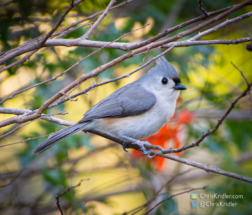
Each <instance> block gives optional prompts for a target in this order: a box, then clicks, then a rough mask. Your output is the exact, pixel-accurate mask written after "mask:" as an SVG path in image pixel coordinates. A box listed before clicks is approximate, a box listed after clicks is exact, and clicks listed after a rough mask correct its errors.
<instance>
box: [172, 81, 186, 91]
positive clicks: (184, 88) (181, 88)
mask: <svg viewBox="0 0 252 215" xmlns="http://www.w3.org/2000/svg"><path fill="white" fill-rule="evenodd" d="M173 89H174V90H186V89H187V88H186V87H185V86H184V85H183V84H180V83H179V84H176V85H175V86H174V87H173Z"/></svg>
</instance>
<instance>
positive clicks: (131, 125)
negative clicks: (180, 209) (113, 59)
mask: <svg viewBox="0 0 252 215" xmlns="http://www.w3.org/2000/svg"><path fill="white" fill-rule="evenodd" d="M185 89H186V87H185V86H184V85H182V84H181V81H180V78H179V76H178V74H177V72H176V70H175V69H174V67H173V66H172V65H171V64H170V63H169V62H168V61H167V60H166V59H165V58H164V57H161V58H159V59H158V60H157V65H156V66H155V67H153V68H152V69H151V70H150V71H149V72H148V73H147V74H146V75H144V76H143V77H141V78H140V79H138V80H137V81H134V82H132V83H130V84H128V85H126V86H124V87H122V88H120V89H118V90H116V91H115V92H113V93H112V94H110V95H109V96H108V97H107V98H105V99H104V100H102V101H100V102H99V103H98V104H96V105H95V106H93V107H92V108H91V109H90V110H89V111H87V112H86V113H85V114H84V117H83V118H82V119H81V120H80V121H79V122H77V123H76V124H74V125H72V126H69V127H67V128H64V129H62V130H60V131H58V132H56V133H54V134H52V135H51V136H50V137H49V138H48V139H47V140H46V141H44V142H42V143H40V144H39V145H38V146H37V148H35V149H34V150H33V153H41V152H43V151H45V150H46V149H48V148H50V147H51V146H53V145H54V144H55V143H57V142H59V141H61V140H63V139H65V138H67V137H69V136H71V135H73V134H74V133H76V132H78V131H82V130H84V131H85V130H93V129H99V130H101V131H103V132H106V133H109V134H112V135H114V136H117V137H119V138H122V139H124V140H125V141H126V142H129V141H130V142H134V143H136V144H137V145H139V147H140V149H141V150H142V152H143V153H144V154H145V155H146V156H147V157H151V156H150V155H149V153H150V151H147V150H146V149H145V147H144V145H145V144H146V142H142V141H139V139H143V138H146V137H149V136H151V135H153V134H155V133H157V132H158V131H159V130H160V129H161V128H162V127H163V126H164V125H165V124H166V123H167V121H168V120H169V119H170V118H171V117H172V116H173V114H174V112H175V107H176V100H177V98H178V96H179V92H180V90H185ZM147 143H148V142H147Z"/></svg>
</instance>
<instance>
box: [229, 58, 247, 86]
mask: <svg viewBox="0 0 252 215" xmlns="http://www.w3.org/2000/svg"><path fill="white" fill-rule="evenodd" d="M231 64H232V65H233V66H234V68H236V69H237V70H238V71H239V72H240V73H241V76H242V77H243V78H244V80H245V81H246V83H247V86H248V87H250V85H251V84H250V83H249V81H248V79H247V78H246V77H245V76H244V74H243V72H242V71H241V70H240V69H239V68H238V67H237V66H236V65H235V64H234V63H233V62H232V61H231Z"/></svg>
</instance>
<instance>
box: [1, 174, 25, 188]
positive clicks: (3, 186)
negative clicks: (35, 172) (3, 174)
mask: <svg viewBox="0 0 252 215" xmlns="http://www.w3.org/2000/svg"><path fill="white" fill-rule="evenodd" d="M21 173H22V170H21V171H20V172H19V173H18V174H17V175H16V176H15V177H14V178H13V179H12V180H11V181H10V182H9V183H8V184H5V185H1V186H0V187H1V188H3V187H7V186H9V185H10V184H11V183H12V182H13V181H15V180H16V179H17V178H18V176H19V175H20V174H21Z"/></svg>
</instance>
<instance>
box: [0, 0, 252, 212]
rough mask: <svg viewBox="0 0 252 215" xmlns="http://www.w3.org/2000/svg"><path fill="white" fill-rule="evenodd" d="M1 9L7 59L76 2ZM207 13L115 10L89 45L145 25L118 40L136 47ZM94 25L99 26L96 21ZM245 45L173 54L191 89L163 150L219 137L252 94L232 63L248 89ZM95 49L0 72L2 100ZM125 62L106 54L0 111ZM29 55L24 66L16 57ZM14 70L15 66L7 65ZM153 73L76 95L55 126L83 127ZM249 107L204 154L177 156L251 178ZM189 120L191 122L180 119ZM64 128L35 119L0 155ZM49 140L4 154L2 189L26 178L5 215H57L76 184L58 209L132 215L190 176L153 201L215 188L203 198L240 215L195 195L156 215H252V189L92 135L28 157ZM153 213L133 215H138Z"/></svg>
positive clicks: (231, 33) (12, 191)
mask: <svg viewBox="0 0 252 215" xmlns="http://www.w3.org/2000/svg"><path fill="white" fill-rule="evenodd" d="M1 2H2V1H1ZM6 2H7V4H5V3H6ZM121 2H123V1H117V4H118V3H121ZM239 2H240V1H235V0H229V1H227V0H221V1H215V2H214V4H213V1H210V0H204V1H203V6H204V8H205V9H206V10H207V11H214V10H217V9H220V8H224V7H228V6H230V5H234V4H237V3H239ZM108 3H109V1H108V0H93V1H91V0H86V1H84V2H83V3H81V4H80V5H79V6H77V7H75V8H74V9H73V10H72V11H70V13H69V14H68V15H67V17H66V18H65V20H64V22H63V23H62V25H61V28H63V27H65V26H68V25H69V24H71V23H73V22H75V21H77V20H79V19H81V18H84V17H87V16H89V15H91V14H93V13H95V12H98V11H101V10H104V9H105V8H106V6H107V5H108ZM1 4H2V5H1V7H0V50H1V52H4V51H7V50H10V49H12V48H15V47H18V46H20V45H22V44H23V43H24V42H26V41H28V40H30V39H33V38H36V37H38V36H40V35H42V34H44V33H46V32H48V31H49V30H50V29H51V28H52V27H53V26H54V24H55V23H56V22H57V21H58V20H59V18H60V15H61V14H62V13H63V12H64V11H65V9H66V8H67V7H68V6H69V4H70V1H66V0H61V1H59V0H50V1H49V0H44V1H38V0H28V1H27V0H26V1H24V0H17V1H11V2H10V3H8V1H5V2H4V1H3V2H2V3H1ZM251 9H252V6H249V7H244V8H242V9H240V10H239V11H237V12H235V13H233V14H231V15H229V18H231V17H235V16H238V15H241V14H243V13H246V12H248V11H251ZM199 15H202V11H201V10H199V8H198V1H196V0H195V1H189V0H178V1H175V0H170V1H166V0H157V1H153V0H135V1H133V2H131V3H129V4H126V5H124V6H123V7H120V8H119V9H116V10H113V11H110V12H109V13H108V15H107V16H106V18H105V19H104V20H103V21H102V22H101V24H100V25H98V27H97V29H96V30H95V31H94V32H93V33H92V35H91V36H90V38H89V39H90V40H95V41H113V40H114V39H116V38H118V37H120V36H121V35H123V34H124V33H128V32H130V31H131V30H134V29H137V28H139V27H141V26H143V25H145V24H147V23H150V25H149V26H148V27H146V28H143V29H142V30H139V31H136V32H134V33H132V34H130V35H128V36H126V37H124V38H123V39H122V40H120V42H139V41H143V40H144V39H147V38H149V37H152V36H155V35H157V34H158V33H160V32H161V31H163V30H165V29H167V28H169V27H172V26H174V25H177V24H180V23H182V22H184V21H187V20H189V19H191V18H194V17H197V16H199ZM94 21H95V19H94V20H91V22H94ZM191 27H192V26H189V27H187V28H191ZM88 29H89V26H87V27H82V28H80V29H78V30H75V31H73V32H71V33H69V34H67V35H65V36H64V37H63V38H66V39H70V38H78V37H80V36H82V35H83V34H84V33H85V32H86V31H87V30H88ZM183 30H184V29H183ZM179 31H182V30H179ZM179 31H176V32H173V33H171V34H169V35H168V36H167V37H171V36H173V35H175V34H177V33H178V32H179ZM251 34H252V25H251V18H248V19H245V20H242V21H240V22H236V23H233V24H232V25H229V26H227V27H225V28H222V29H221V30H218V31H217V32H215V33H212V34H210V35H208V36H206V37H204V38H203V39H205V40H208V39H235V38H242V37H249V36H251ZM188 38H189V37H188ZM247 44H248V43H241V44H238V45H208V46H191V47H183V48H182V47H179V48H175V49H173V50H172V51H171V52H169V53H168V54H167V55H166V56H165V57H166V58H167V59H168V60H169V61H170V62H171V63H172V64H173V66H174V67H175V68H176V69H177V71H178V72H179V74H180V77H181V79H182V83H183V84H184V85H186V86H187V87H188V90H186V91H183V92H182V93H181V96H180V99H179V101H178V105H177V107H178V108H177V113H176V116H175V118H174V119H173V120H171V122H170V123H169V127H168V128H167V129H168V130H169V129H170V131H174V132H175V134H176V138H175V137H170V136H169V137H166V139H165V140H164V141H163V143H164V146H165V147H167V148H169V147H173V146H177V147H179V146H181V145H184V144H188V143H191V142H193V141H194V140H195V139H197V138H199V137H200V135H201V134H202V132H206V131H207V130H208V129H210V128H213V127H214V126H215V124H216V122H217V119H218V118H220V117H221V116H222V115H223V114H224V111H225V110H227V109H228V107H229V106H230V103H231V101H233V100H234V99H235V98H236V97H237V96H238V95H239V94H240V93H241V92H242V90H244V89H245V87H246V82H245V81H244V79H243V78H242V77H241V75H240V73H239V71H237V70H236V69H235V68H234V67H233V66H232V65H231V61H232V62H233V63H234V64H235V65H236V66H237V67H238V68H239V69H240V70H242V71H243V73H244V75H245V76H246V77H247V79H248V80H249V81H250V82H251V81H252V73H251V68H252V61H251V57H252V52H249V51H248V50H246V45H247ZM94 50H96V49H95V48H89V47H60V46H58V47H48V48H44V49H41V50H40V51H38V52H37V53H36V54H35V55H33V56H32V57H31V58H30V60H28V61H27V62H25V63H23V64H21V65H19V66H16V67H13V68H12V69H9V70H8V71H5V72H3V73H1V74H0V99H1V100H2V99H4V98H6V97H8V96H9V95H11V94H12V93H14V92H16V91H17V90H20V89H23V88H25V87H27V86H31V85H33V84H36V83H40V82H42V81H45V80H48V79H50V78H52V77H54V76H56V75H58V74H60V73H61V72H63V71H65V70H66V69H68V68H69V67H70V66H72V65H73V64H74V63H76V62H77V61H78V60H79V59H81V58H83V57H84V56H86V55H88V54H90V53H91V52H92V51H94ZM123 53H124V51H121V50H116V49H103V50H101V51H100V52H98V53H97V54H96V55H94V56H92V57H89V58H88V59H86V60H84V61H83V62H81V63H80V64H79V65H78V66H76V67H74V68H73V69H71V70H70V71H69V72H67V73H66V74H65V75H64V76H62V77H60V78H58V79H57V80H56V81H53V82H50V83H48V84H43V85H40V86H38V87H36V88H33V89H31V90H28V91H25V92H24V93H21V94H19V95H17V96H14V97H13V98H12V99H10V100H7V101H6V102H4V103H3V104H2V107H6V108H7V107H8V108H18V109H31V110H35V109H37V108H39V107H40V106H41V105H42V104H43V103H44V102H45V101H46V100H47V99H48V98H50V97H51V96H52V95H54V94H55V93H57V92H58V91H59V90H60V89H62V88H63V87H64V86H66V85H68V84H69V83H71V82H72V81H73V80H75V79H76V78H77V77H79V76H80V75H82V74H83V73H88V72H90V71H91V70H93V69H95V68H96V67H98V66H100V65H102V64H104V63H106V62H109V61H110V60H113V59H115V58H116V57H118V56H120V55H122V54H123ZM159 53H160V50H159V49H155V50H152V51H149V52H148V53H146V54H144V55H138V56H135V57H133V58H130V59H127V60H125V61H123V62H121V63H119V64H117V65H116V66H114V67H113V68H110V69H108V70H106V71H105V72H103V73H101V74H100V75H99V76H98V77H96V78H93V79H90V80H87V81H85V82H84V83H83V84H81V85H80V86H78V87H77V88H76V89H75V91H74V93H76V92H79V91H82V90H84V89H86V88H87V87H89V86H91V85H92V84H93V82H97V83H98V82H102V81H106V80H109V79H111V78H115V77H118V76H120V75H123V74H126V73H128V72H130V71H133V70H134V69H136V68H138V67H139V66H140V65H142V64H143V63H145V62H146V61H147V59H149V58H151V57H152V56H156V55H157V54H159ZM21 57H23V56H20V57H18V58H17V59H19V58H21ZM14 61H15V60H10V61H8V62H7V63H6V65H8V64H11V63H13V62H14ZM153 65H154V64H153ZM153 65H152V66H153ZM147 70H148V68H145V69H143V70H142V71H140V72H137V73H135V74H134V75H132V76H130V77H129V78H125V79H122V80H120V81H117V82H113V83H110V84H107V85H104V86H101V87H97V88H95V89H94V90H93V91H91V92H89V93H88V95H82V96H79V97H78V101H68V102H65V103H63V104H61V105H58V106H56V107H54V108H52V109H49V110H47V111H45V113H47V114H55V113H59V112H63V111H66V112H67V113H68V114H66V115H60V116H57V117H59V118H62V119H65V120H68V121H71V122H77V121H78V120H79V119H80V118H81V117H82V114H83V113H84V112H85V111H87V110H88V109H89V108H90V107H92V106H93V105H94V104H96V103H97V102H98V101H100V100H102V99H103V98H105V97H106V96H108V95H109V94H110V93H112V92H113V91H115V90H116V89H118V88H119V87H121V86H124V85H125V84H127V83H130V82H132V81H134V80H136V79H138V78H139V77H140V76H141V75H142V74H143V73H145V72H146V71H147ZM250 102H251V98H250V96H246V97H244V98H243V99H241V100H240V101H239V103H238V105H237V106H236V108H235V109H234V110H233V112H232V114H231V115H230V116H229V117H228V118H227V120H225V123H224V124H223V125H222V126H221V127H220V129H219V130H217V132H216V133H215V134H214V135H212V136H209V137H207V138H206V139H205V140H204V142H203V143H202V144H201V146H200V147H197V148H193V149H190V150H187V151H185V152H184V153H181V154H178V156H182V157H185V158H187V159H190V160H193V161H196V162H199V163H202V164H205V165H210V166H218V167H219V168H220V169H223V170H226V171H230V172H234V173H237V174H241V175H244V176H247V177H252V171H251V167H252V151H251V149H252V148H251V143H252V132H251V131H252V122H251V118H252V112H251V103H250ZM185 110H187V111H188V112H185ZM182 113H183V114H185V115H182V116H181V114H182ZM12 116H14V115H5V114H0V120H4V119H7V118H9V117H12ZM179 117H180V118H179ZM181 117H182V121H183V120H184V119H185V121H183V123H181V121H179V119H180V120H181ZM183 117H184V118H183ZM186 117H189V118H186ZM174 126H175V127H174ZM14 127H15V126H13V125H10V126H6V127H4V128H1V130H0V134H4V133H6V132H8V131H10V130H11V129H13V128H14ZM61 128H63V126H60V125H58V124H54V123H51V122H47V121H43V120H37V121H34V122H32V123H30V124H29V125H27V126H25V127H23V128H21V129H19V130H17V131H16V132H15V133H13V134H12V135H9V136H7V137H5V138H3V139H1V140H0V142H1V145H6V144H9V143H14V142H18V141H22V140H25V139H27V138H35V137H39V136H42V135H46V134H50V133H52V132H55V131H57V130H60V129H61ZM175 128H176V129H175ZM177 128H179V129H177ZM174 129H175V130H174ZM46 138H47V137H42V138H39V139H34V140H29V141H26V142H23V143H19V144H15V145H11V146H6V147H1V151H0V180H1V182H0V185H2V186H3V185H5V184H8V183H9V182H11V180H12V179H13V178H15V177H16V176H17V175H18V174H19V173H20V171H21V170H22V172H21V174H20V175H18V177H17V178H16V179H15V181H13V182H12V183H11V184H10V185H9V186H5V187H2V188H0V189H1V190H0V211H1V212H0V213H1V214H59V210H58V208H57V206H56V200H55V197H56V196H57V194H58V193H61V192H63V191H64V190H66V189H67V188H68V187H71V186H75V185H77V184H78V183H79V182H80V180H81V179H83V181H82V183H81V185H80V186H78V187H76V188H74V189H71V190H70V191H69V192H67V193H66V194H64V195H62V196H61V197H60V204H61V207H62V209H64V211H65V214H102V215H103V214H123V213H124V214H133V213H134V209H136V208H137V207H139V206H141V205H142V204H144V203H145V202H146V201H148V200H149V199H150V198H152V197H153V196H154V194H155V191H157V190H158V189H160V187H162V186H163V185H164V184H165V183H166V182H167V181H168V180H169V179H171V177H174V176H175V175H177V174H178V173H183V172H184V174H182V175H180V176H178V177H177V178H176V179H175V180H173V182H172V183H171V184H169V186H166V187H165V188H164V189H163V191H162V193H160V195H158V196H157V198H156V199H155V200H154V203H158V202H159V201H161V200H162V199H164V198H166V197H167V196H169V195H172V194H176V193H178V192H181V191H184V190H189V189H190V188H193V187H203V186H205V185H209V187H208V188H207V189H206V190H202V191H199V193H205V194H213V193H218V194H222V193H227V194H228V195H231V194H235V195H243V199H237V200H232V201H233V202H237V203H238V205H237V207H235V208H229V207H223V208H217V207H213V208H204V209H202V208H191V206H190V201H191V199H190V194H189V193H188V194H184V195H180V196H177V197H175V198H172V199H170V200H169V201H166V202H164V203H163V204H161V205H160V206H159V207H158V208H157V209H156V210H154V211H153V212H152V214H157V215H159V214H250V212H251V211H252V205H251V201H252V185H251V184H249V183H246V182H243V181H238V180H235V179H232V178H228V177H224V176H219V175H216V174H210V173H206V172H204V171H202V170H198V169H195V168H192V167H188V166H185V165H182V164H180V163H176V162H173V161H170V160H158V159H153V160H152V161H148V162H147V161H146V159H142V157H141V156H139V155H134V154H133V155H132V153H131V152H129V153H126V152H124V151H123V150H122V148H121V147H120V146H119V145H118V144H115V143H112V142H110V141H108V140H106V139H104V138H101V137H98V136H95V135H90V134H84V133H78V134H76V135H73V136H71V137H69V138H67V139H66V140H64V141H61V142H60V143H58V144H56V145H55V146H54V147H52V148H51V149H50V150H48V151H46V152H44V153H43V154H41V155H34V154H32V150H33V149H34V148H35V147H36V146H37V145H38V144H39V143H40V142H41V141H43V140H44V139H46ZM157 143H158V142H157ZM157 143H156V144H157ZM185 171H186V172H185ZM211 201H214V200H211ZM216 201H219V200H216ZM227 201H229V200H227ZM154 203H152V204H151V205H150V206H149V208H150V207H151V206H153V205H154ZM145 210H146V209H143V210H142V211H141V212H138V213H137V214H142V213H144V211H145Z"/></svg>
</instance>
